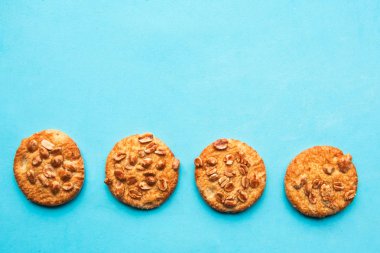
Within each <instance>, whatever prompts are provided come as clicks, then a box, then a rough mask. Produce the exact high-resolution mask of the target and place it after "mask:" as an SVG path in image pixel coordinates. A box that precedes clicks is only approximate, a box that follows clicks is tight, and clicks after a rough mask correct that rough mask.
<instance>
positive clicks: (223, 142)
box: [213, 139, 228, 150]
mask: <svg viewBox="0 0 380 253" xmlns="http://www.w3.org/2000/svg"><path fill="white" fill-rule="evenodd" d="M213 146H214V148H215V149H217V150H224V149H226V148H227V147H228V140H227V139H219V140H216V141H215V142H214V143H213Z"/></svg>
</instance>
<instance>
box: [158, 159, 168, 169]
mask: <svg viewBox="0 0 380 253" xmlns="http://www.w3.org/2000/svg"><path fill="white" fill-rule="evenodd" d="M165 166H166V162H165V160H160V161H158V162H157V164H156V169H158V170H163V169H165Z"/></svg>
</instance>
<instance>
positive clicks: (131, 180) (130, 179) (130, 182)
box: [126, 177, 137, 185]
mask: <svg viewBox="0 0 380 253" xmlns="http://www.w3.org/2000/svg"><path fill="white" fill-rule="evenodd" d="M136 182H137V179H136V177H127V180H126V183H127V185H133V184H135V183H136Z"/></svg>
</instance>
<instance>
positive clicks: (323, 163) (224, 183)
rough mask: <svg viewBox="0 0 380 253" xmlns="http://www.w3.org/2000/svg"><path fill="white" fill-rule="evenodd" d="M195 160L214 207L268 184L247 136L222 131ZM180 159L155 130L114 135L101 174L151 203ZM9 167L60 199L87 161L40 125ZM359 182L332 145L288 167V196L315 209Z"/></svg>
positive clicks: (39, 193)
mask: <svg viewBox="0 0 380 253" xmlns="http://www.w3.org/2000/svg"><path fill="white" fill-rule="evenodd" d="M194 164H195V180H196V185H197V187H198V190H199V192H200V194H201V196H202V197H203V199H204V200H205V201H206V203H207V204H208V205H210V206H211V207H212V208H214V209H215V210H217V211H220V212H225V213H237V212H241V211H244V210H246V209H247V208H248V207H250V206H252V205H253V204H254V203H255V202H256V201H257V200H258V199H259V198H260V197H261V195H262V193H263V191H264V189H265V184H266V170H265V165H264V161H263V159H262V158H261V157H260V155H259V154H258V153H257V152H256V150H254V149H253V148H252V147H250V146H249V145H247V144H246V143H244V142H241V141H238V140H233V139H219V140H217V141H215V142H213V143H211V144H210V145H208V146H207V147H206V148H205V149H204V150H203V151H202V153H201V154H200V155H199V157H197V158H195V160H194ZM179 167H180V161H179V160H178V159H177V158H176V157H175V156H174V154H173V152H172V151H171V150H170V149H169V147H168V146H166V145H165V143H164V142H162V141H161V140H160V139H158V138H156V137H155V136H154V135H153V134H151V133H145V134H138V135H132V136H129V137H127V138H124V139H122V140H120V141H119V142H118V143H116V144H115V146H114V147H113V149H112V150H111V152H110V153H109V155H108V157H107V162H106V169H105V174H106V178H105V181H104V182H105V183H106V184H107V185H108V188H109V190H110V191H111V193H112V194H113V195H114V196H115V197H116V198H117V199H118V200H120V201H121V202H123V203H125V204H127V205H130V206H133V207H136V208H139V209H152V208H155V207H158V206H159V205H161V204H162V203H163V202H164V201H165V200H166V199H167V198H168V197H169V196H170V195H171V193H172V192H173V191H174V189H175V187H176V185H177V182H178V174H179ZM14 174H15V178H16V181H17V183H18V185H19V187H20V189H21V190H22V192H23V193H24V194H25V196H26V197H27V198H28V199H29V200H31V201H33V202H34V203H37V204H40V205H44V206H57V205H61V204H64V203H67V202H68V201H70V200H72V199H73V198H74V197H75V196H76V195H77V194H78V193H79V192H80V190H81V188H82V185H83V182H84V176H85V169H84V163H83V159H82V156H81V153H80V150H79V148H78V146H77V145H76V143H75V142H74V141H73V140H72V139H71V138H70V137H69V136H68V135H66V134H65V133H63V132H61V131H58V130H44V131H41V132H39V133H35V134H33V135H32V136H30V137H28V138H26V139H24V140H22V142H21V145H20V147H19V148H18V150H17V152H16V155H15V159H14ZM357 183H358V178H357V173H356V169H355V166H354V165H353V163H352V157H351V156H350V155H349V154H346V155H345V154H343V152H342V151H340V150H339V149H337V148H334V147H330V146H316V147H313V148H310V149H307V150H305V151H303V152H301V153H300V154H299V155H297V156H296V157H295V158H294V159H293V161H292V162H291V163H290V165H289V166H288V169H287V171H286V175H285V191H286V195H287V197H288V199H289V201H290V203H291V204H292V205H293V206H294V207H295V208H296V209H297V210H298V211H300V212H301V213H303V214H305V215H307V216H312V217H325V216H329V215H332V214H335V213H337V212H339V211H340V210H342V209H344V208H345V207H346V206H347V205H348V204H350V203H351V202H352V200H353V198H354V197H355V194H356V190H357Z"/></svg>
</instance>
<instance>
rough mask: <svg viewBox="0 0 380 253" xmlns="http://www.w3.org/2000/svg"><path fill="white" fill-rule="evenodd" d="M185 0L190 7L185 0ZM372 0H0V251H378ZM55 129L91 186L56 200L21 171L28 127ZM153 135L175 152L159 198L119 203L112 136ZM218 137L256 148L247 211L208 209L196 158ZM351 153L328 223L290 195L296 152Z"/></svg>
mask: <svg viewBox="0 0 380 253" xmlns="http://www.w3.org/2000/svg"><path fill="white" fill-rule="evenodd" d="M179 2H181V3H179ZM379 95H380V2H379V1H330V0H324V1H304V0H300V1H296V0H293V1H274V2H272V1H206V0H201V1H157V0H155V1H109V0H108V1H61V0H59V1H21V0H2V1H1V2H0V131H1V134H0V168H1V169H0V219H1V221H0V251H1V252H74V251H77V252H80V251H82V252H104V251H106V250H108V251H110V252H181V251H183V252H190V251H192V252H212V251H218V252H231V251H236V252H293V253H294V252H332V251H333V252H358V251H359V250H363V249H365V251H366V252H379V250H380V242H379V239H378V236H379V232H380V229H379V226H380V215H379V208H380V198H379V195H380V188H379V180H380V174H379V157H380V153H379V152H380V151H379V148H380V147H379V144H380V138H379V135H380V127H379V126H380V116H379V111H378V108H379V106H380V103H379ZM46 128H57V129H61V130H63V131H65V132H66V133H67V134H69V135H70V136H71V137H72V138H73V139H74V140H75V141H76V142H77V144H78V145H79V147H80V148H81V151H82V154H83V157H84V160H85V168H86V181H85V185H84V188H83V190H82V192H81V194H80V195H79V196H78V198H77V199H75V200H74V201H72V202H71V203H69V204H67V205H65V206H62V207H59V208H53V209H49V208H43V207H40V206H37V205H34V204H32V203H30V202H29V201H27V200H26V198H25V197H24V195H23V194H22V193H21V191H20V190H19V189H18V187H17V184H16V182H15V179H14V177H13V171H12V165H13V157H14V154H15V151H16V149H17V147H18V145H19V144H20V141H21V139H22V138H24V137H27V136H29V135H31V134H33V133H34V132H38V131H40V130H43V129H46ZM145 131H151V132H153V133H155V134H156V136H158V137H159V138H161V139H162V140H164V141H165V142H166V143H167V144H168V146H169V147H170V148H171V149H172V150H173V151H174V153H175V154H176V156H178V157H179V158H180V160H181V162H182V166H181V169H180V172H181V173H180V180H179V184H178V187H177V189H176V191H175V192H174V194H173V195H172V196H171V198H170V199H169V200H168V201H167V202H166V203H165V204H164V205H163V206H161V207H160V208H158V209H156V210H152V211H139V210H135V209H132V208H130V207H128V206H125V205H123V204H121V203H119V202H118V201H117V200H116V199H115V198H113V196H112V195H111V194H110V192H109V191H108V189H107V187H106V186H105V184H104V183H103V180H104V166H105V160H106V157H107V155H108V152H109V151H110V150H111V148H112V147H113V145H114V143H115V142H117V141H118V140H120V139H121V138H123V137H126V136H128V135H131V134H134V133H141V132H145ZM219 137H229V138H236V139H240V140H243V141H245V142H247V143H249V144H250V145H251V146H253V147H254V148H255V149H256V150H257V151H258V152H259V153H260V154H261V156H262V157H263V159H264V161H265V163H266V166H267V175H268V180H267V187H266V190H265V193H264V195H263V197H262V198H261V199H260V200H259V201H258V202H257V204H256V205H254V206H253V207H252V208H250V209H249V210H247V211H246V212H244V213H241V214H239V215H223V214H219V213H217V212H215V211H213V210H212V209H211V208H209V207H208V206H207V205H206V204H205V203H204V202H203V200H202V199H201V197H200V195H199V194H198V191H197V189H196V186H195V183H194V174H193V172H194V167H193V159H194V158H195V157H196V156H197V155H198V154H199V153H200V152H201V151H202V149H203V148H204V147H205V146H206V145H208V144H209V143H210V142H212V141H214V140H215V139H217V138H219ZM319 144H329V145H334V146H337V147H339V148H341V149H342V150H343V151H344V152H350V153H351V154H352V155H353V157H354V162H355V164H356V166H357V169H358V174H359V188H358V194H357V198H356V199H355V201H354V202H353V203H352V204H351V205H350V206H349V207H348V208H347V209H346V210H345V211H343V212H341V213H340V214H338V215H336V216H333V217H330V218H326V219H323V220H315V219H310V218H306V217H304V216H302V215H300V214H299V213H297V211H296V210H294V209H293V208H292V207H291V206H290V204H289V203H288V201H287V199H286V197H285V193H284V190H283V177H284V174H285V170H286V167H287V165H288V163H289V162H290V160H291V159H292V158H293V157H294V156H295V155H297V154H298V153H299V152H300V151H302V150H303V149H306V148H309V147H311V146H314V145H319Z"/></svg>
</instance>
